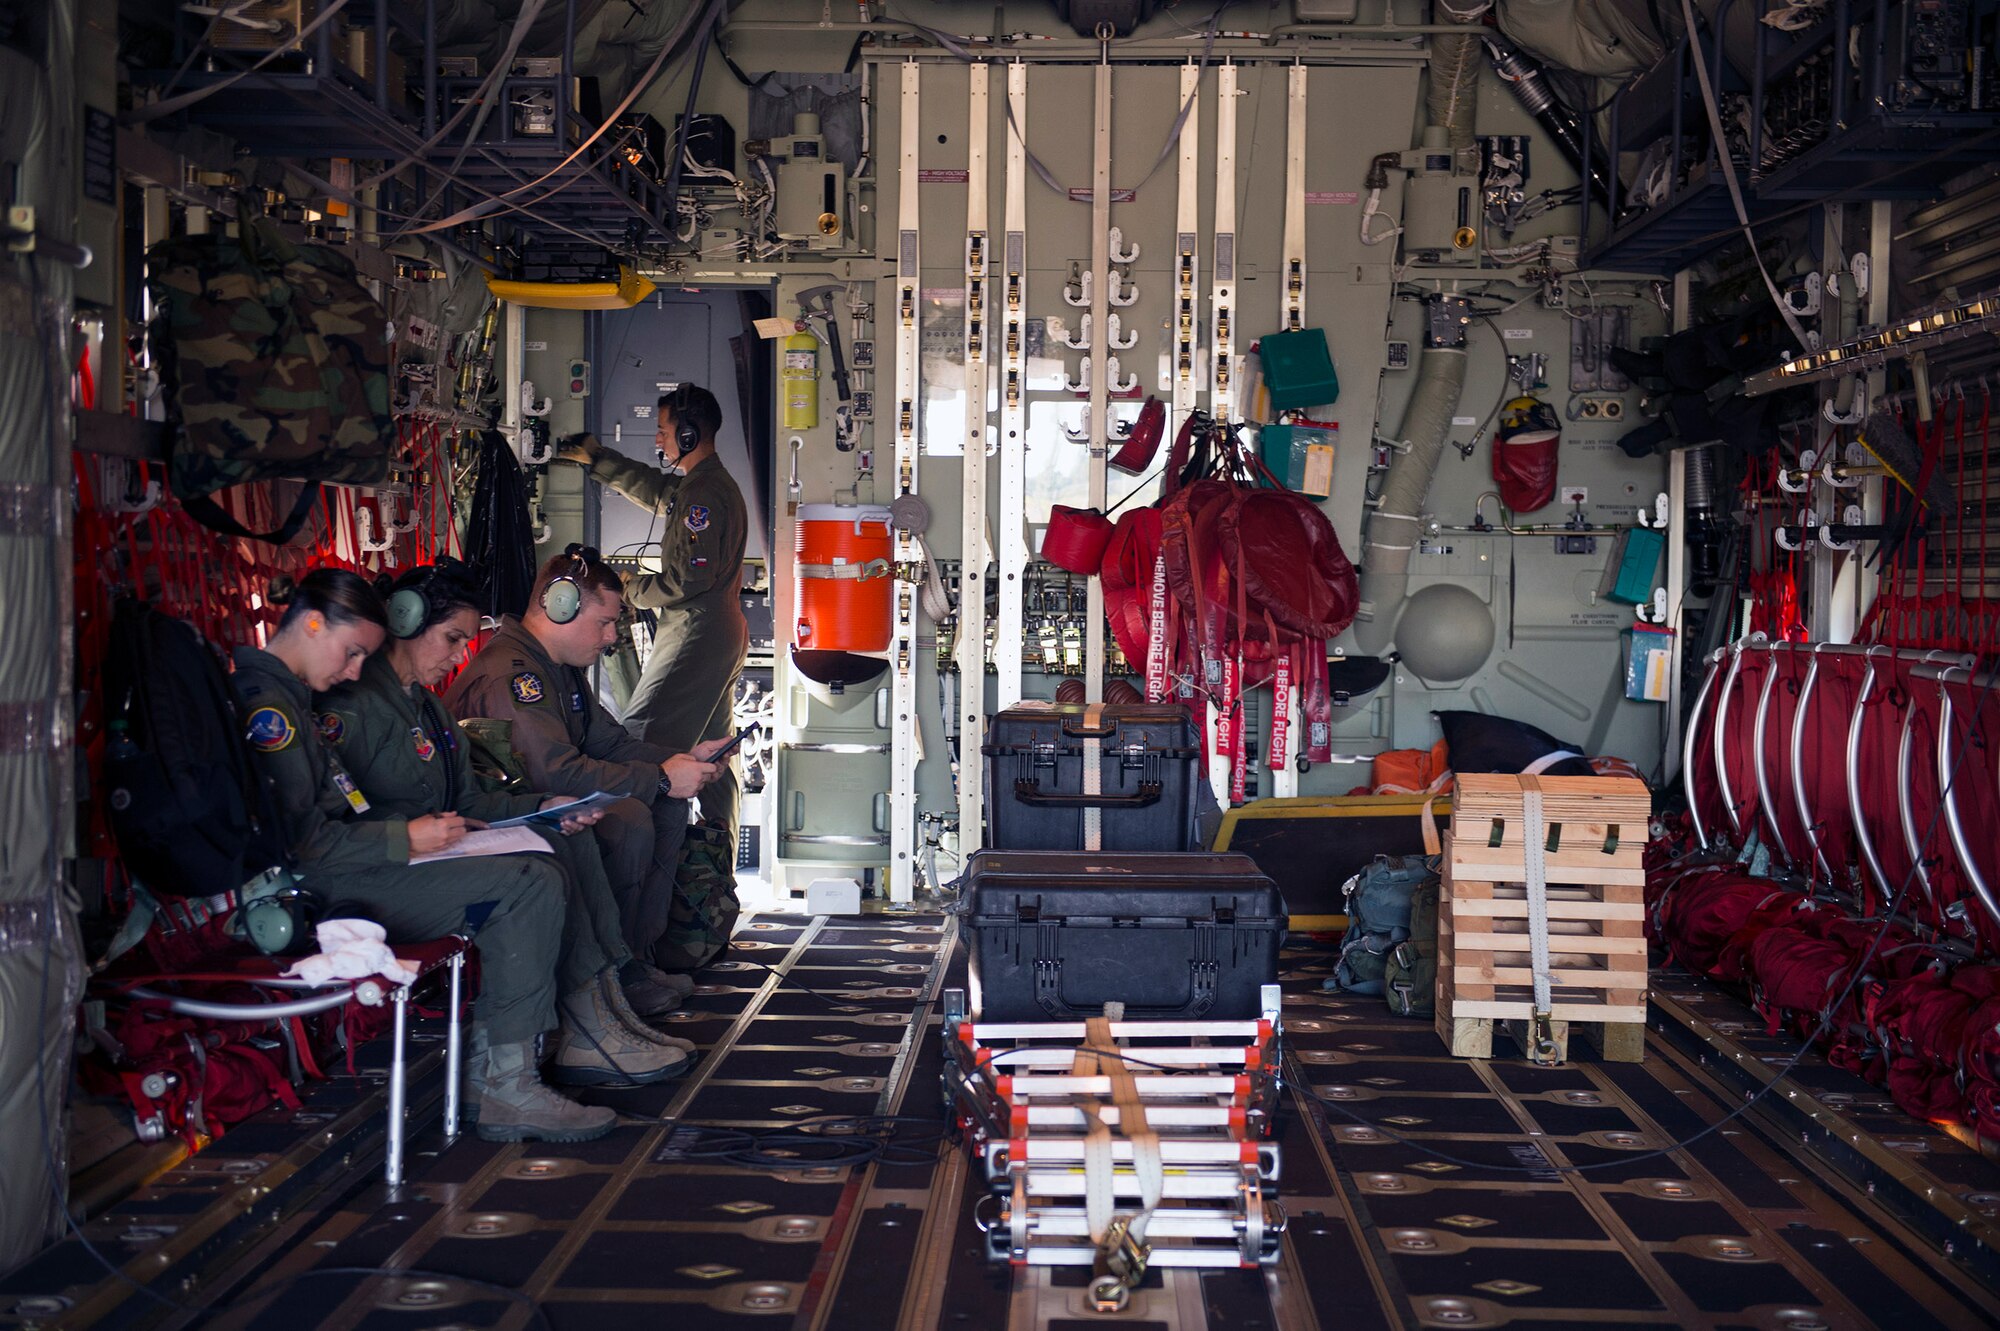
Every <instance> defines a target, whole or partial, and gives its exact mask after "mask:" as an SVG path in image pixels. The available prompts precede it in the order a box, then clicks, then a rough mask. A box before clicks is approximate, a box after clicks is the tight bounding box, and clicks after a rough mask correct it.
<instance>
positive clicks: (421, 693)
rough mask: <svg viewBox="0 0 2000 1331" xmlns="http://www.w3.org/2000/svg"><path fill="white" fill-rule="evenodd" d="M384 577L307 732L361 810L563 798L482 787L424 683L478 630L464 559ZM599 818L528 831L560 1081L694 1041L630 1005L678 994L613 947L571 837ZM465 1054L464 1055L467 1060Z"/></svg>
mask: <svg viewBox="0 0 2000 1331" xmlns="http://www.w3.org/2000/svg"><path fill="white" fill-rule="evenodd" d="M383 583H384V584H387V585H386V586H385V588H384V589H385V590H386V591H387V593H388V595H387V608H388V616H387V618H388V628H389V636H388V640H387V644H386V645H385V646H384V647H383V649H382V650H381V651H379V652H377V653H376V654H375V655H373V656H371V657H370V658H369V659H368V661H367V662H366V664H364V665H363V666H362V667H361V670H360V674H359V677H358V678H357V679H355V680H353V681H352V682H349V683H343V684H340V685H338V686H337V687H335V688H332V689H330V690H327V691H325V692H322V693H321V694H320V695H319V697H318V698H317V699H316V700H315V705H316V706H317V707H318V709H319V711H318V714H317V716H316V718H315V720H316V723H317V725H318V727H319V733H320V737H321V738H322V740H324V741H325V743H326V745H327V747H328V748H329V749H331V750H332V751H333V752H334V753H335V754H336V755H338V757H339V759H340V760H341V761H342V762H343V763H345V764H346V766H347V771H348V774H349V775H350V776H351V777H353V779H354V783H355V784H356V785H357V786H359V787H360V789H361V793H362V795H364V796H365V797H366V798H367V800H368V803H369V804H370V806H371V808H370V811H369V812H368V813H367V814H366V815H364V817H368V818H425V817H433V818H437V819H439V820H441V822H442V823H443V824H444V825H445V826H446V827H447V828H448V829H449V834H450V835H451V836H452V838H453V839H454V841H455V840H456V839H458V838H462V837H463V836H464V835H465V834H466V832H467V831H468V830H471V829H476V828H480V827H483V826H484V825H485V824H486V823H488V822H497V821H499V820H501V819H504V818H517V817H520V816H521V815H523V814H528V813H535V812H537V811H539V810H542V809H545V808H549V807H552V806H554V805H558V804H563V803H567V802H568V798H569V797H568V796H564V795H550V794H546V793H543V792H531V791H528V790H526V789H525V788H522V787H519V786H516V787H514V788H511V789H498V790H493V789H489V788H488V787H487V786H486V785H485V784H483V783H482V782H481V780H480V779H479V777H478V776H477V775H476V774H475V773H474V772H473V770H472V757H471V748H472V746H471V742H470V740H469V739H468V738H467V736H466V734H465V732H464V730H462V729H461V728H460V726H459V724H458V722H457V721H456V720H454V719H453V718H452V716H451V713H449V712H447V711H446V710H445V709H444V706H443V705H442V704H441V703H440V702H439V701H438V699H437V697H436V695H435V694H433V693H432V692H431V688H432V686H434V685H436V684H438V683H439V682H440V681H442V680H443V679H444V677H445V675H446V674H447V673H449V672H450V670H451V668H452V667H453V666H454V665H456V664H458V662H459V661H461V660H462V659H464V656H465V648H466V644H467V643H469V642H470V641H471V640H472V638H473V635H474V634H476V633H477V632H478V631H479V612H478V609H477V607H476V597H477V593H478V584H477V582H476V580H475V578H474V576H473V574H472V570H470V569H469V568H467V566H466V565H464V564H461V563H459V562H458V561H457V560H441V561H439V562H438V563H437V564H436V565H424V566H421V567H418V568H414V569H411V570H410V571H409V572H407V573H405V574H403V576H402V577H400V578H398V579H396V580H395V581H394V583H393V584H390V583H388V580H387V579H383ZM598 817H599V815H598V814H596V813H594V812H593V813H590V814H587V815H585V816H583V817H580V818H579V817H572V818H568V819H565V820H564V822H563V824H562V827H561V829H560V831H558V830H556V829H553V828H551V829H548V830H546V831H543V832H541V836H542V839H543V841H544V842H545V843H546V844H547V845H548V846H549V847H550V849H551V851H552V852H553V854H554V857H555V859H556V860H557V862H558V863H560V864H561V866H562V869H563V877H564V879H565V880H566V883H565V888H566V891H567V894H568V909H567V910H566V912H565V914H564V919H563V931H562V946H561V950H560V952H559V954H558V957H557V962H556V982H557V993H558V999H557V1004H556V1008H557V1016H558V1019H559V1022H560V1030H561V1034H560V1037H559V1038H558V1040H557V1041H556V1044H555V1048H554V1051H553V1052H552V1054H551V1056H550V1061H549V1064H548V1075H549V1077H550V1079H551V1080H554V1081H558V1082H562V1083H565V1084H569V1085H610V1084H618V1083H625V1082H637V1083H646V1082H654V1081H660V1080H663V1079H664V1078H667V1077H671V1076H674V1075H676V1074H677V1073H679V1072H681V1071H684V1070H685V1069H686V1067H687V1065H688V1062H689V1057H690V1055H691V1054H692V1052H693V1050H694V1045H693V1044H692V1043H690V1042H689V1041H686V1040H681V1039H676V1038H675V1037H673V1036H669V1035H665V1034H663V1033H661V1032H659V1031H657V1030H654V1029H653V1028H652V1027H651V1026H649V1025H647V1024H646V1022H645V1021H644V1020H643V1018H642V1016H641V1014H642V1013H643V1014H645V1015H647V1016H652V1015H657V1014H660V1013H663V1012H667V1011H670V1010H672V1009H673V1008H675V1007H678V1006H680V1001H681V995H680V992H679V991H678V989H677V988H675V987H673V986H671V985H670V984H668V983H667V982H666V981H665V979H664V977H662V976H659V975H657V974H655V973H651V972H649V970H648V968H647V967H645V966H644V965H642V964H641V963H639V962H636V961H634V960H633V959H632V954H631V953H630V952H629V951H628V950H627V949H626V946H625V940H624V937H623V933H622V931H621V930H620V928H619V923H618V907H617V905H616V903H615V902H614V901H613V900H612V897H611V887H610V884H609V883H608V882H607V881H606V879H605V876H604V865H603V862H602V861H601V860H600V859H599V857H598V853H597V846H596V842H595V839H594V838H592V837H591V836H588V835H583V836H577V835H575V834H576V833H579V832H583V831H584V830H585V829H586V828H587V827H589V826H590V825H591V824H592V823H595V822H596V821H597V819H598ZM533 857H534V856H533V855H532V854H531V855H530V858H533ZM489 862H490V861H489ZM466 863H467V865H468V866H469V867H470V866H476V865H478V864H479V863H481V860H480V859H470V860H468V861H466ZM474 1052H475V1054H476V1053H477V1052H478V1046H477V1043H476V1037H475V1045H474ZM478 1065H479V1060H478V1059H477V1058H475V1059H474V1060H473V1062H472V1066H474V1067H475V1068H476V1067H478ZM474 1088H475V1089H477V1078H476V1077H475V1079H474Z"/></svg>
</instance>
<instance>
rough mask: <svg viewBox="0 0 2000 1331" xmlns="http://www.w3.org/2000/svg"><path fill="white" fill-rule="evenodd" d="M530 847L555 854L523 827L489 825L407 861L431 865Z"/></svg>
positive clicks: (512, 853)
mask: <svg viewBox="0 0 2000 1331" xmlns="http://www.w3.org/2000/svg"><path fill="white" fill-rule="evenodd" d="M531 850H535V851H540V852H541V853H543V854H544V855H551V854H554V853H555V852H554V851H553V849H552V848H551V847H550V846H549V843H548V842H546V841H544V840H542V839H541V838H540V837H538V836H536V835H535V834H534V833H533V832H530V831H529V830H528V829H527V828H525V827H488V828H484V829H482V830H480V831H477V832H467V833H466V834H465V835H464V836H463V837H461V838H460V839H459V840H457V841H455V842H453V843H452V844H451V845H450V846H448V847H446V848H445V849H443V850H434V851H432V852H431V853H430V854H428V855H412V856H410V863H412V864H434V863H436V862H437V861H439V860H459V859H464V858H466V857H467V856H471V855H518V854H520V853H521V852H522V851H531Z"/></svg>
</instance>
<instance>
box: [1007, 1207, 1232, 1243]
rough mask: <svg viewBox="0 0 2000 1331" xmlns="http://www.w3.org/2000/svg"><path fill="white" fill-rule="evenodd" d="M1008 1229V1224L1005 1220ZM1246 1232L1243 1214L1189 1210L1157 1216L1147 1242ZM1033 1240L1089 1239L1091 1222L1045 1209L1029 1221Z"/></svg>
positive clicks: (1072, 1210)
mask: <svg viewBox="0 0 2000 1331" xmlns="http://www.w3.org/2000/svg"><path fill="white" fill-rule="evenodd" d="M1003 1225H1004V1220H1003ZM1242 1232H1243V1213H1242V1212H1241V1211H1223V1210H1217V1209H1215V1208H1213V1207H1205V1206H1189V1207H1175V1208H1171V1209H1162V1210H1158V1211H1155V1212H1153V1218H1152V1219H1151V1220H1149V1221H1148V1222H1147V1223H1146V1242H1148V1243H1155V1242H1157V1241H1159V1240H1161V1239H1228V1240H1229V1241H1230V1242H1231V1243H1235V1242H1236V1241H1237V1237H1238V1236H1239V1235H1240V1234H1241V1233H1242ZM1028 1237H1029V1239H1031V1240H1033V1239H1038V1238H1048V1239H1087V1238H1089V1237H1090V1219H1089V1217H1088V1215H1086V1214H1085V1212H1084V1209H1083V1208H1082V1207H1080V1206H1045V1207H1042V1208H1041V1209H1040V1210H1038V1211H1036V1212H1035V1213H1034V1214H1033V1215H1031V1216H1029V1217H1028Z"/></svg>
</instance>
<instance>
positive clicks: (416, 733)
mask: <svg viewBox="0 0 2000 1331" xmlns="http://www.w3.org/2000/svg"><path fill="white" fill-rule="evenodd" d="M410 738H411V739H412V740H414V741H416V745H417V757H419V758H421V759H423V760H424V761H425V762H429V761H430V760H431V759H433V758H435V757H437V745H435V744H433V743H431V737H430V736H429V735H426V734H425V733H424V728H423V727H422V726H411V727H410Z"/></svg>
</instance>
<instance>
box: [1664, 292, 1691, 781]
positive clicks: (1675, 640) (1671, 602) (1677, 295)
mask: <svg viewBox="0 0 2000 1331" xmlns="http://www.w3.org/2000/svg"><path fill="white" fill-rule="evenodd" d="M1691 301H1692V288H1691V286H1690V283H1689V275H1688V270H1687V269H1685V268H1683V269H1682V270H1681V271H1680V272H1679V273H1676V274H1675V275H1674V297H1673V328H1672V330H1671V331H1673V332H1676V333H1679V332H1683V331H1685V330H1686V328H1687V326H1688V321H1689V317H1690V316H1689V310H1690V309H1691ZM1667 511H1668V512H1669V513H1670V514H1672V515H1673V516H1672V520H1671V521H1670V522H1669V523H1668V525H1667V583H1666V589H1667V622H1668V625H1669V626H1670V627H1671V628H1672V629H1673V633H1672V634H1670V635H1669V636H1668V638H1667V691H1668V697H1667V704H1666V708H1667V711H1666V716H1667V727H1666V729H1667V733H1666V735H1665V737H1664V741H1663V743H1662V745H1661V750H1662V752H1665V753H1679V752H1680V751H1681V740H1680V735H1681V710H1682V706H1681V661H1682V653H1683V652H1685V651H1686V644H1685V642H1684V641H1683V639H1685V638H1686V636H1687V616H1686V614H1685V612H1684V606H1685V604H1686V601H1687V450H1686V449H1680V448H1677V449H1675V450H1674V451H1673V452H1671V453H1669V454H1667ZM1661 775H1663V776H1664V775H1665V773H1664V772H1662V773H1661Z"/></svg>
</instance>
